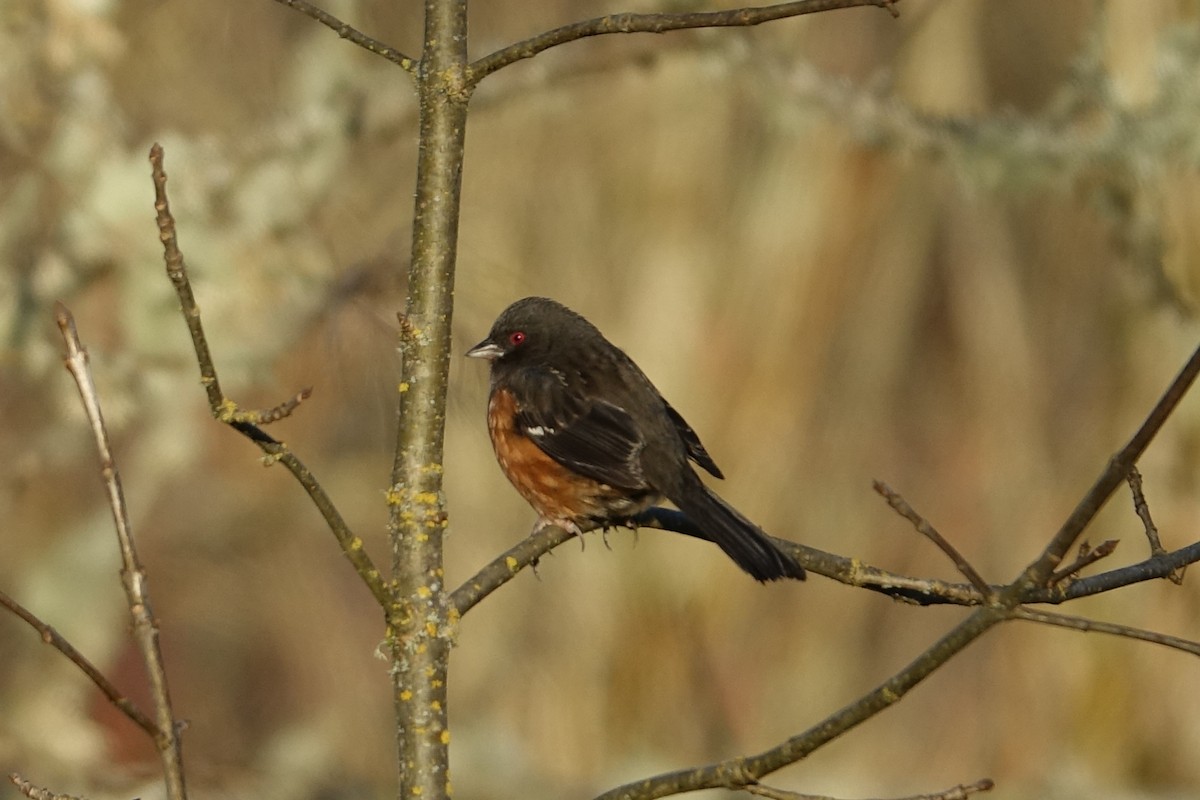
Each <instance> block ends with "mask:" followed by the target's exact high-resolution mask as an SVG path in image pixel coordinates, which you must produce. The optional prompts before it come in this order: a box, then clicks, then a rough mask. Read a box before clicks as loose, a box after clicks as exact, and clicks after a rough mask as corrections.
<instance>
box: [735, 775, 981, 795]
mask: <svg viewBox="0 0 1200 800" xmlns="http://www.w3.org/2000/svg"><path fill="white" fill-rule="evenodd" d="M995 786H996V784H995V783H993V782H992V781H991V780H990V779H988V778H984V779H983V780H979V781H975V782H974V783H968V784H959V785H958V786H951V787H950V788H949V789H943V790H942V791H940V792H934V793H933V794H914V795H909V796H908V797H897V798H892V800H966V798H968V797H970V796H971V795H973V794H977V793H979V792H990V791H991V790H992V789H994V788H995ZM744 791H746V792H747V793H749V794H753V795H757V796H758V797H766V798H768V800H837V798H833V797H827V796H826V795H817V794H804V793H801V792H788V791H784V790H782V789H775V788H773V787H770V786H764V785H762V784H751V785H750V786H747V787H746V788H745V790H744Z"/></svg>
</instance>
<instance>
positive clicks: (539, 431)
mask: <svg viewBox="0 0 1200 800" xmlns="http://www.w3.org/2000/svg"><path fill="white" fill-rule="evenodd" d="M525 433H526V434H527V435H529V436H545V435H546V434H550V435H551V436H553V435H554V428H546V427H543V426H541V425H534V426H532V427H530V428H526V429H525Z"/></svg>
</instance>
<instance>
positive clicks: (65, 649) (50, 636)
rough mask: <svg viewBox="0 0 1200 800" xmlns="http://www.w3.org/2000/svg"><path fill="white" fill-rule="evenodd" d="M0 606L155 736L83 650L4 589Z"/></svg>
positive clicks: (145, 719) (155, 729)
mask: <svg viewBox="0 0 1200 800" xmlns="http://www.w3.org/2000/svg"><path fill="white" fill-rule="evenodd" d="M0 606H4V607H5V608H7V609H8V610H9V611H11V612H12V613H14V614H16V615H17V616H18V617H20V618H21V619H23V620H25V622H26V623H28V624H29V626H30V627H32V628H33V629H34V630H35V631H37V632H38V634H39V635H40V636H41V637H42V641H43V642H45V643H46V644H48V645H50V646H51V647H53V648H54V649H55V650H57V651H58V652H60V653H62V654H63V655H64V656H66V657H67V660H69V661H70V662H71V663H72V664H74V665H75V666H77V667H79V669H80V670H82V671H83V674H84V675H87V676H88V678H89V679H90V680H91V682H92V683H94V684H96V688H97V689H99V690H100V691H101V692H103V693H104V696H105V697H107V698H108V699H109V701H110V702H111V703H112V704H113V705H114V706H116V707H117V708H118V709H120V710H121V713H123V714H124V715H125V716H127V717H129V719H131V720H133V723H134V724H135V725H137V726H138V727H139V728H141V729H142V730H144V731H145V732H146V733H148V734H150V736H151V737H153V738H155V739H157V738H158V736H159V734H160V731H159V729H158V726H157V725H155V724H154V720H152V719H150V718H149V717H147V716H146V715H145V714H144V713H142V710H141V709H140V708H138V707H137V706H136V705H134V702H133V701H132V700H130V699H129V698H128V697H126V696H125V695H124V694H123V693H122V692H121V691H120V690H119V689H117V687H116V686H114V685H113V684H112V681H110V680H109V679H108V678H106V677H104V673H102V672H100V670H98V669H96V667H95V665H94V664H92V662H91V661H89V660H88V659H87V658H86V657H85V656H84V655H83V653H80V652H79V651H78V650H76V649H75V645H73V644H71V643H70V642H69V641H67V640H66V639H65V638H64V637H63V635H62V634H60V633H59V632H58V631H56V630H55V629H54V628H53V627H51V626H50V625H47V624H46V623H44V622H42V621H41V620H40V619H38V618H37V616H36V615H34V613H33V612H32V611H30V610H29V609H27V608H25V607H24V606H22V605H21V604H20V603H18V602H17V601H16V600H14V599H12V598H11V597H9V596H8V595H7V594H5V593H4V592H0Z"/></svg>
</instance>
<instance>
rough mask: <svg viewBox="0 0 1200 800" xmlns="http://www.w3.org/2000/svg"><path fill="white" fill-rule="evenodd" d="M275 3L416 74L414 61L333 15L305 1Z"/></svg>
mask: <svg viewBox="0 0 1200 800" xmlns="http://www.w3.org/2000/svg"><path fill="white" fill-rule="evenodd" d="M275 2H276V3H280V4H282V5H285V6H287V7H288V8H293V9H295V10H296V11H299V12H300V13H301V14H304V15H305V16H308V17H312V18H313V19H315V20H316V21H317V22H319V23H321V24H322V25H324V26H325V27H327V28H329V29H330V30H332V31H333V32H334V33H336V34H337V35H338V36H340V37H342V38H343V39H345V40H346V41H348V42H351V43H352V44H356V45H358V46H359V47H361V48H362V49H364V50H366V51H368V52H371V53H374V54H375V55H377V56H383V57H384V58H386V59H387V60H388V61H390V62H392V63H393V64H396V65H397V66H399V67H400V68H401V69H403V70H404V71H405V72H409V73H412V74H416V71H417V61H416V59H413V58H411V57H409V56H406V55H405V54H404V53H401V52H400V51H399V50H397V49H396V48H394V47H392V46H391V45H388V44H384V43H383V42H381V41H378V40H377V39H372V38H371V37H370V36H367V35H366V34H365V33H362V32H361V31H359V30H357V29H356V28H353V27H351V26H350V25H347V24H346V23H345V22H342V21H341V20H340V19H338V18H337V17H335V16H334V15H333V14H330V13H329V12H327V11H323V10H321V9H319V8H317V7H316V6H314V5H313V4H312V3H309V2H306V0H275Z"/></svg>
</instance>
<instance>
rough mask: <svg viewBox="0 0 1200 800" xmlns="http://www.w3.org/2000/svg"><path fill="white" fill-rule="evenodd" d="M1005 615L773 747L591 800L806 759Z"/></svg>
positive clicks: (985, 613) (979, 615)
mask: <svg viewBox="0 0 1200 800" xmlns="http://www.w3.org/2000/svg"><path fill="white" fill-rule="evenodd" d="M1007 613H1008V612H1007V610H1006V609H1003V608H1000V607H997V606H984V607H982V608H979V609H977V610H976V611H975V612H974V613H972V614H971V615H970V616H969V617H967V618H966V619H965V620H963V621H962V622H960V623H959V624H958V625H956V626H955V627H954V628H953V629H952V630H951V631H950V632H949V633H947V634H946V635H945V636H943V637H942V638H941V639H939V640H938V641H937V642H935V643H934V644H933V645H932V646H930V647H929V649H927V650H926V651H925V652H923V653H921V655H919V656H917V658H916V659H915V660H914V661H912V662H911V663H910V664H908V665H907V666H906V667H904V668H903V669H901V670H900V671H899V672H897V673H896V674H895V675H893V676H892V677H891V678H889V679H888V680H886V681H885V682H884V683H882V684H880V685H879V686H877V687H875V688H874V689H872V690H871V691H870V692H867V693H866V694H865V695H863V696H862V697H860V698H858V699H857V700H855V701H854V702H853V703H851V704H850V705H847V706H845V707H844V708H842V709H841V710H840V711H837V712H835V713H833V714H831V715H829V716H828V717H826V718H825V719H823V720H821V721H820V722H818V723H817V724H816V725H814V726H813V727H811V728H809V729H808V730H806V731H804V732H803V733H800V734H798V735H796V736H793V737H792V738H790V739H788V740H787V741H785V742H783V743H781V744H780V745H778V746H777V747H773V748H771V749H770V750H767V751H765V752H762V753H760V754H758V755H754V756H745V757H739V758H731V759H727V760H725V761H719V762H716V763H714V764H709V765H707V766H702V767H694V768H691V769H685V770H680V771H678V772H668V773H663V774H661V775H656V776H654V777H650V778H645V779H643V780H640V781H636V782H634V783H629V784H625V785H624V786H619V787H617V788H615V789H612V790H610V791H607V792H605V793H604V794H602V795H599V796H598V797H597V800H651V799H652V798H657V797H667V796H669V795H673V794H682V793H684V792H691V791H696V790H699V789H717V788H725V789H735V790H736V789H745V788H746V787H747V786H749V785H751V784H753V783H757V782H758V780H759V779H760V778H761V777H762V776H763V775H766V774H768V773H770V772H774V771H775V770H777V769H780V768H782V767H785V766H787V765H788V764H793V763H795V762H797V761H800V760H802V759H804V758H806V757H807V756H808V755H809V754H810V753H812V752H814V751H815V750H817V748H819V747H821V746H823V745H825V744H826V743H828V742H830V741H831V740H833V739H834V738H836V737H838V736H841V735H842V734H844V733H846V732H847V731H849V730H851V729H852V728H854V727H856V726H857V725H859V724H861V723H862V722H865V721H866V720H868V719H870V718H871V717H874V716H875V715H876V714H878V713H879V712H881V711H883V710H884V709H885V708H887V707H889V706H891V705H892V704H893V703H896V702H899V701H900V699H901V698H903V697H904V696H905V695H906V694H908V692H909V691H911V690H912V689H913V688H914V687H915V686H917V685H918V684H919V683H921V682H922V681H923V680H925V678H927V677H929V676H930V675H931V674H932V673H933V672H934V671H935V670H937V669H938V668H939V667H940V666H942V665H943V664H945V663H946V662H947V661H948V660H950V659H951V658H953V657H954V656H955V655H957V654H958V653H960V652H961V651H962V650H963V649H965V648H966V647H967V646H968V645H970V644H971V642H973V641H975V640H976V639H978V638H979V637H980V636H982V635H983V634H984V633H986V632H987V631H988V630H990V629H991V628H992V627H993V626H994V625H996V624H998V623H1000V622H1001V621H1003V620H1004V619H1005V618H1006V617H1007Z"/></svg>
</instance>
